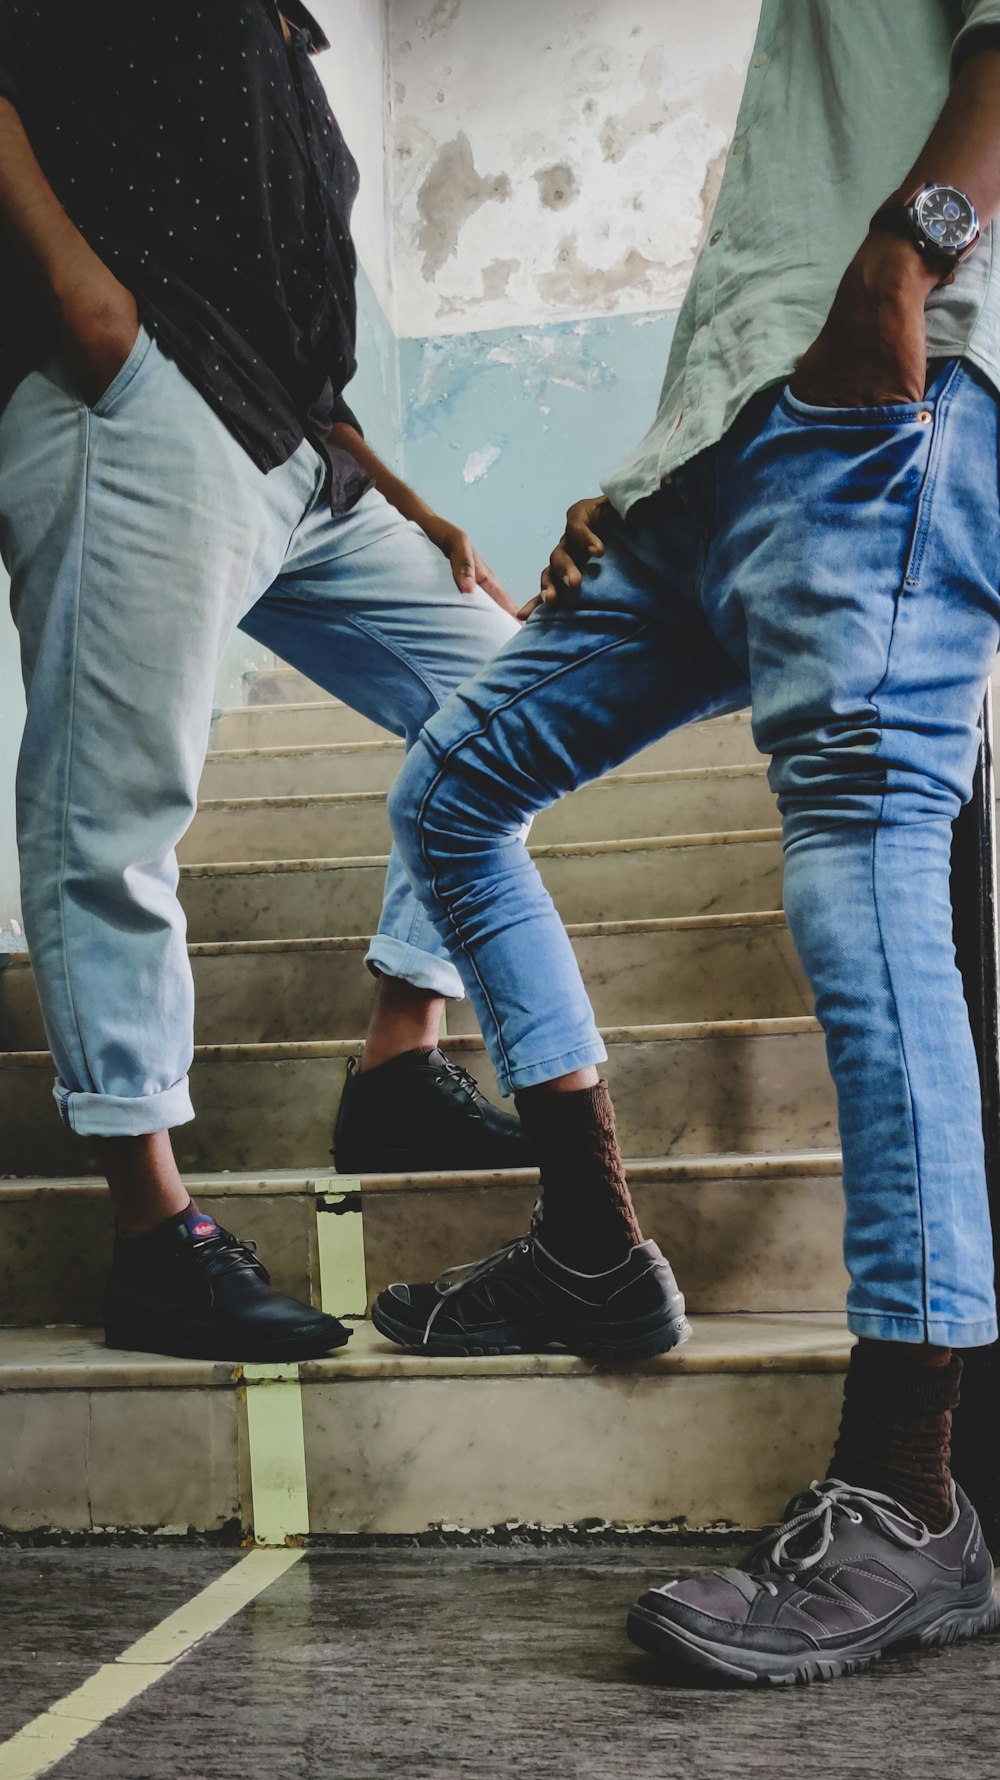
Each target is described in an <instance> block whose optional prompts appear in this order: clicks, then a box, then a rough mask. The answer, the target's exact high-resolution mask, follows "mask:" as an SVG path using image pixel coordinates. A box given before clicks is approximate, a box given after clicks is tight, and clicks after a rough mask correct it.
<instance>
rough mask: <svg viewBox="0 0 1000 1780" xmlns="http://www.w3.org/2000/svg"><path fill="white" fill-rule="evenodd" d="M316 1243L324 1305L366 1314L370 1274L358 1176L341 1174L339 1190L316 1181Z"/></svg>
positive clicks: (349, 1314) (333, 1311) (336, 1313)
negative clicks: (367, 1269)
mask: <svg viewBox="0 0 1000 1780" xmlns="http://www.w3.org/2000/svg"><path fill="white" fill-rule="evenodd" d="M316 1247H317V1251H318V1255H319V1301H320V1304H321V1306H322V1308H323V1309H324V1310H325V1311H328V1312H329V1314H330V1315H331V1316H347V1317H352V1316H357V1317H361V1316H365V1315H366V1314H367V1310H368V1278H367V1273H366V1271H365V1227H364V1219H363V1216H362V1210H361V1182H360V1181H359V1180H351V1179H349V1178H348V1177H347V1176H346V1175H345V1176H342V1177H341V1178H340V1179H339V1180H338V1182H337V1190H336V1192H331V1191H330V1189H329V1186H328V1185H327V1183H325V1182H317V1185H316Z"/></svg>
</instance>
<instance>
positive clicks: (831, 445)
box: [706, 365, 1000, 1347]
mask: <svg viewBox="0 0 1000 1780" xmlns="http://www.w3.org/2000/svg"><path fill="white" fill-rule="evenodd" d="M935 392H936V393H935ZM816 412H817V411H810V410H806V411H805V412H804V413H803V412H802V411H801V408H800V409H796V408H794V407H792V406H791V405H790V404H789V403H788V402H787V400H779V401H778V402H777V403H776V404H775V405H774V406H773V407H772V410H771V413H770V416H769V417H768V419H767V420H766V421H765V424H764V426H763V428H762V430H761V432H760V434H759V435H758V437H757V438H756V439H754V440H753V441H744V440H742V439H741V438H740V436H739V431H738V429H737V432H736V435H735V437H734V438H733V439H732V441H731V442H730V443H729V444H728V445H727V449H726V452H725V454H724V456H723V458H722V460H721V463H720V477H721V478H722V479H723V481H724V486H725V487H727V488H731V489H732V490H733V491H734V499H733V505H732V514H733V517H732V521H731V523H730V524H728V525H727V526H726V527H724V529H723V534H722V536H721V537H720V540H719V545H718V550H717V555H716V560H715V561H714V562H713V564H712V565H711V571H710V575H709V577H708V593H707V596H706V603H707V605H708V606H709V607H711V609H712V613H713V616H714V617H715V620H716V622H717V624H718V626H719V630H720V634H722V635H723V636H725V635H726V634H727V632H728V630H729V627H730V625H731V624H732V622H733V618H734V608H735V606H736V604H737V603H738V605H739V608H740V611H741V614H742V619H741V621H742V623H743V624H744V625H745V629H746V634H747V638H748V645H747V646H748V654H749V664H750V671H751V679H752V685H753V702H754V725H755V733H756V736H757V739H758V742H759V744H760V745H761V746H762V747H763V748H764V749H765V750H766V751H767V752H768V753H770V754H771V755H772V764H771V782H772V785H773V787H774V789H775V791H776V792H777V794H778V800H779V804H780V807H781V811H782V820H783V824H784V840H785V855H786V878H785V903H786V908H787V912H788V918H789V923H790V925H791V927H792V931H793V933H794V936H795V939H796V944H797V945H798V948H799V950H800V952H801V955H802V957H803V961H804V963H805V966H806V969H807V971H808V973H809V976H810V978H811V981H812V984H813V988H814V991H815V994H816V1008H817V1014H818V1016H819V1018H820V1020H821V1022H822V1024H823V1026H824V1029H825V1032H826V1036H827V1046H828V1051H829V1057H830V1066H831V1071H832V1073H833V1076H834V1080H835V1083H836V1086H837V1092H838V1103H839V1110H840V1126H841V1139H842V1144H843V1151H844V1183H845V1191H846V1194H847V1229H846V1235H845V1251H846V1258H847V1263H848V1268H849V1271H850V1274H851V1290H850V1297H849V1305H848V1307H849V1314H850V1323H851V1327H852V1329H853V1330H854V1332H855V1333H856V1334H857V1335H859V1336H863V1337H867V1338H869V1339H872V1340H876V1341H893V1342H904V1343H909V1344H922V1343H929V1344H931V1345H937V1346H943V1347H948V1346H951V1345H952V1344H955V1345H957V1346H976V1345H978V1344H980V1343H986V1342H989V1341H991V1340H993V1339H994V1335H995V1330H996V1321H995V1299H994V1290H993V1279H992V1259H991V1255H990V1241H989V1217H988V1209H987V1202H986V1188H985V1176H984V1168H983V1147H982V1116H981V1107H980V1096H979V1085H978V1075H977V1070H976V1061H975V1055H974V1050H973V1044H972V1037H971V1033H970V1030H969V1020H968V1013H967V1010H966V1006H965V1001H964V997H963V993H962V985H961V979H960V977H959V974H958V970H957V968H956V964H955V952H954V942H953V938H952V915H951V899H950V887H949V868H950V856H951V826H952V822H953V820H954V818H955V816H956V815H957V813H958V809H959V807H960V805H961V803H962V802H963V801H966V800H967V799H968V797H969V796H970V795H971V785H972V775H973V771H974V767H975V759H976V751H977V746H978V715H979V710H980V708H981V704H982V698H983V692H984V688H985V684H986V681H987V679H988V677H989V673H990V670H991V667H992V664H993V660H994V658H995V655H996V649H997V637H998V618H1000V599H998V594H997V588H998V585H1000V515H998V511H997V479H996V454H997V405H996V399H995V397H994V396H993V394H992V392H991V391H990V390H989V389H988V388H986V387H985V385H983V384H982V383H981V382H980V381H979V380H978V378H977V376H976V374H975V373H973V372H972V371H970V370H968V369H966V368H965V367H964V366H962V365H958V366H957V367H956V368H955V369H954V370H953V371H952V372H951V373H950V375H949V374H948V373H944V374H942V377H941V378H940V379H939V380H938V383H937V384H936V385H935V386H934V390H933V391H932V394H931V397H930V398H929V400H928V402H927V403H926V404H917V405H916V407H915V409H911V410H902V411H893V410H890V411H889V419H888V421H886V420H884V419H883V420H881V421H879V419H878V418H877V416H876V418H875V419H874V420H873V419H872V416H871V415H865V414H864V413H862V414H860V415H855V416H854V418H851V411H847V418H846V419H845V418H844V417H843V415H840V417H839V418H838V414H839V411H834V418H833V420H829V419H828V420H823V419H822V418H821V417H820V418H817V417H816ZM819 412H820V416H821V415H822V411H819ZM920 413H927V414H931V415H932V417H933V418H932V419H931V421H929V422H927V421H921V420H920V419H919V414H920ZM900 415H901V417H900ZM894 416H895V418H894ZM791 463H794V466H795V479H794V483H793V482H792V480H791V478H790V477H789V476H788V473H787V472H788V466H789V464H791ZM977 471H978V473H976V472H977ZM872 487H875V488H877V490H878V493H877V494H875V495H874V496H873V495H871V494H869V493H868V492H867V491H868V490H870V489H871V488H872ZM737 489H738V490H739V495H738V499H737V498H736V496H735V491H736V490H737ZM862 491H865V492H862ZM845 503H846V505H845ZM803 514H806V515H807V516H808V517H807V521H806V523H805V524H804V523H803V517H802V516H803ZM778 590H780V593H779V592H778Z"/></svg>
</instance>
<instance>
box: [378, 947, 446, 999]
mask: <svg viewBox="0 0 1000 1780" xmlns="http://www.w3.org/2000/svg"><path fill="white" fill-rule="evenodd" d="M365 963H366V964H367V966H368V969H369V970H370V971H371V973H372V976H376V977H398V979H399V981H400V982H402V983H409V984H410V985H411V987H412V988H414V989H426V990H427V992H428V994H431V995H443V996H444V997H445V998H446V1000H448V1001H463V1000H464V998H465V989H464V986H463V984H462V979H461V977H460V976H459V974H458V971H457V970H456V969H455V966H454V965H453V964H449V962H448V960H447V958H436V957H435V956H434V954H433V952H422V951H421V950H420V948H419V946H409V945H407V944H406V941H405V940H401V939H393V938H392V937H391V935H389V934H387V933H377V934H376V935H375V938H374V939H373V940H372V943H371V945H370V946H369V948H368V952H367V955H366V957H365Z"/></svg>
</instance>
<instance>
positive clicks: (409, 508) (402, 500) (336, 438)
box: [330, 420, 437, 526]
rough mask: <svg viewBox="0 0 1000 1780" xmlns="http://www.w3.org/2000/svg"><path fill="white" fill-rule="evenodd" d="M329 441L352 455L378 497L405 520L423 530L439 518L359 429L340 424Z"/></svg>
mask: <svg viewBox="0 0 1000 1780" xmlns="http://www.w3.org/2000/svg"><path fill="white" fill-rule="evenodd" d="M330 441H331V443H332V444H334V445H339V446H340V448H341V450H343V451H349V452H350V454H351V456H352V457H353V458H354V459H355V460H356V461H357V462H358V463H359V464H360V465H361V468H362V469H363V470H364V471H365V474H366V475H368V476H370V477H371V479H372V481H373V482H374V484H375V487H376V488H377V489H378V491H379V494H381V495H384V496H385V499H386V500H387V501H388V502H389V505H390V506H392V507H395V508H396V511H397V512H398V513H402V515H403V518H404V519H412V520H414V521H415V523H416V524H417V525H420V526H423V525H425V524H426V523H427V521H428V520H433V519H434V518H436V517H437V516H436V514H435V513H434V510H433V508H432V507H429V506H428V505H427V502H426V501H423V500H421V498H420V496H419V495H418V494H415V493H414V491H413V489H412V488H410V486H409V484H408V483H406V482H404V481H403V480H402V479H401V477H399V476H397V475H395V474H394V472H393V471H392V470H390V468H389V466H388V464H384V463H383V462H382V459H381V458H380V457H378V456H377V455H376V453H375V452H374V451H373V450H372V448H371V446H370V445H369V444H368V443H367V442H366V440H364V439H363V438H362V437H361V434H360V433H359V432H358V430H357V428H356V427H353V426H348V424H347V423H346V421H342V420H338V421H337V422H336V423H335V424H334V425H333V426H332V427H331V428H330Z"/></svg>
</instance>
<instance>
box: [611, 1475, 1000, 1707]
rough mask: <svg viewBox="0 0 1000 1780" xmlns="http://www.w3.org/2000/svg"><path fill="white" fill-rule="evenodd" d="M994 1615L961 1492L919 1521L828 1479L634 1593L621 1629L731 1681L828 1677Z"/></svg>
mask: <svg viewBox="0 0 1000 1780" xmlns="http://www.w3.org/2000/svg"><path fill="white" fill-rule="evenodd" d="M998 1625H1000V1595H998V1593H997V1589H996V1586H995V1583H994V1576H993V1559H992V1558H991V1557H990V1554H989V1552H988V1551H987V1549H986V1544H985V1541H984V1539H983V1534H982V1528H981V1527H980V1525H979V1519H978V1516H977V1515H976V1511H975V1509H974V1508H973V1506H972V1504H971V1502H970V1501H969V1500H968V1497H967V1496H965V1495H963V1493H962V1491H961V1490H960V1489H956V1490H955V1510H954V1514H953V1516H952V1521H951V1525H950V1526H949V1527H948V1528H947V1530H946V1531H945V1532H943V1533H937V1534H934V1533H929V1532H928V1531H927V1528H926V1527H925V1526H924V1525H923V1523H922V1522H921V1521H919V1520H917V1519H915V1517H914V1516H913V1515H912V1514H910V1513H909V1512H908V1511H907V1510H906V1509H905V1508H901V1507H900V1506H899V1504H898V1502H894V1501H892V1499H891V1498H890V1497H889V1496H881V1495H876V1494H875V1493H874V1491H871V1490H863V1489H856V1488H855V1487H854V1486H853V1485H851V1484H846V1483H839V1482H838V1481H837V1479H836V1478H829V1479H828V1480H827V1481H826V1483H813V1484H811V1485H810V1487H809V1489H808V1490H806V1491H805V1492H804V1493H803V1494H802V1495H801V1496H797V1497H796V1498H795V1500H794V1501H793V1502H792V1503H791V1504H790V1505H789V1508H788V1511H787V1514H786V1518H785V1521H784V1523H783V1524H782V1525H781V1526H780V1527H777V1528H776V1529H775V1530H774V1532H773V1533H771V1534H769V1535H768V1537H767V1538H766V1539H764V1540H762V1542H761V1543H760V1544H759V1545H757V1546H756V1547H755V1548H754V1550H753V1551H751V1553H750V1554H749V1556H748V1557H747V1558H745V1559H744V1561H743V1563H742V1564H740V1565H738V1566H737V1567H736V1568H735V1569H733V1568H726V1569H721V1570H709V1571H706V1572H705V1573H703V1574H702V1575H699V1576H692V1577H688V1578H687V1579H685V1581H683V1582H668V1583H667V1584H666V1586H665V1587H663V1588H655V1589H651V1590H650V1592H649V1593H648V1594H645V1595H643V1597H642V1599H641V1600H640V1602H639V1603H638V1605H637V1606H636V1607H634V1608H633V1609H632V1612H631V1613H630V1614H629V1618H628V1635H629V1637H630V1638H631V1639H632V1641H633V1643H635V1644H639V1645H641V1647H642V1649H643V1650H648V1651H649V1652H650V1653H651V1654H652V1655H653V1656H655V1657H658V1658H659V1659H660V1660H661V1661H662V1662H663V1663H665V1664H666V1665H667V1667H668V1668H669V1669H672V1670H677V1671H678V1674H679V1676H680V1678H682V1679H683V1677H684V1675H685V1673H687V1674H688V1675H690V1673H691V1671H692V1670H696V1671H699V1672H700V1673H701V1674H702V1675H703V1676H708V1677H711V1679H713V1680H714V1681H718V1682H728V1683H730V1684H735V1685H738V1686H755V1685H757V1686H759V1685H761V1684H768V1683H770V1684H771V1685H773V1686H777V1685H781V1684H788V1683H791V1682H796V1681H830V1680H833V1678H834V1677H835V1676H837V1675H850V1674H854V1673H855V1672H856V1671H857V1670H859V1669H866V1668H867V1667H868V1665H869V1664H870V1663H873V1662H874V1661H875V1659H876V1658H877V1657H880V1656H882V1655H883V1653H884V1652H885V1651H887V1650H892V1649H897V1648H900V1647H902V1646H904V1645H909V1646H911V1647H917V1648H924V1649H927V1648H929V1647H930V1646H932V1645H936V1644H951V1643H954V1642H955V1640H956V1639H959V1638H975V1637H978V1636H979V1635H980V1633H982V1632H991V1631H993V1630H994V1629H995V1628H996V1627H997V1626H998Z"/></svg>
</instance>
